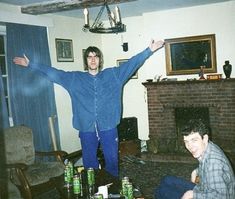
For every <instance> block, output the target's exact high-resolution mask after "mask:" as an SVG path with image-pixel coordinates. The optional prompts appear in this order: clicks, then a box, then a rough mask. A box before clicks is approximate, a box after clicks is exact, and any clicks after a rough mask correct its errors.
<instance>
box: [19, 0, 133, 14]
mask: <svg viewBox="0 0 235 199" xmlns="http://www.w3.org/2000/svg"><path fill="white" fill-rule="evenodd" d="M106 1H107V3H108V4H109V5H110V4H119V3H125V2H130V1H136V0H106ZM104 2H105V0H95V1H94V0H69V1H68V0H54V1H44V2H41V3H35V4H30V5H27V6H22V7H21V12H22V13H24V14H32V15H39V14H46V13H55V12H62V11H68V10H75V9H84V8H89V7H96V6H102V5H103V4H104Z"/></svg>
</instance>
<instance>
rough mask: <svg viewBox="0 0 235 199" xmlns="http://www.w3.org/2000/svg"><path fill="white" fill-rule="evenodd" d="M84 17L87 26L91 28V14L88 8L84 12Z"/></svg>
mask: <svg viewBox="0 0 235 199" xmlns="http://www.w3.org/2000/svg"><path fill="white" fill-rule="evenodd" d="M83 13H84V17H85V26H89V12H88V10H87V8H85V9H84V11H83Z"/></svg>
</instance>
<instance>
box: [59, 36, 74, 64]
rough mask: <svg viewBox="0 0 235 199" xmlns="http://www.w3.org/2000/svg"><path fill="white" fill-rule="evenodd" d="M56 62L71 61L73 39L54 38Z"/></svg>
mask: <svg viewBox="0 0 235 199" xmlns="http://www.w3.org/2000/svg"><path fill="white" fill-rule="evenodd" d="M55 44H56V55H57V61H58V62H73V61H74V57H73V41H72V40H71V39H58V38H56V39H55Z"/></svg>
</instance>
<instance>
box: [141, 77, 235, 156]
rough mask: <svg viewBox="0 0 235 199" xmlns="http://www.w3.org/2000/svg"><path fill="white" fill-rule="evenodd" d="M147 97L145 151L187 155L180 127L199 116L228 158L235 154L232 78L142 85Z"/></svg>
mask: <svg viewBox="0 0 235 199" xmlns="http://www.w3.org/2000/svg"><path fill="white" fill-rule="evenodd" d="M143 85H144V86H145V87H146V88H147V97H148V115H149V141H148V142H147V146H148V151H149V152H152V153H156V154H160V153H168V154H175V153H187V151H186V150H185V149H184V145H183V142H182V140H181V141H180V136H179V128H180V126H181V125H182V123H183V122H185V120H187V119H189V118H190V117H202V119H203V120H205V121H206V122H207V123H208V124H209V125H210V128H211V131H212V136H213V137H212V140H213V141H214V142H215V143H216V144H218V145H219V146H220V147H221V148H222V149H223V150H224V151H225V152H226V153H228V154H229V155H230V157H232V156H233V157H232V158H234V156H235V155H234V154H235V122H234V121H235V79H226V80H224V79H222V80H194V81H168V82H167V81H165V82H145V83H143Z"/></svg>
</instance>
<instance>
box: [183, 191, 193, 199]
mask: <svg viewBox="0 0 235 199" xmlns="http://www.w3.org/2000/svg"><path fill="white" fill-rule="evenodd" d="M181 199H193V190H189V191H186V192H185V193H184V195H183V196H182V198H181Z"/></svg>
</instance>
